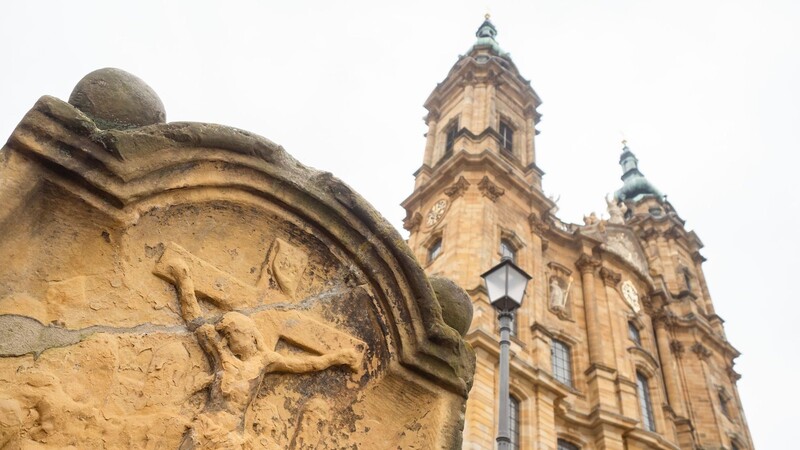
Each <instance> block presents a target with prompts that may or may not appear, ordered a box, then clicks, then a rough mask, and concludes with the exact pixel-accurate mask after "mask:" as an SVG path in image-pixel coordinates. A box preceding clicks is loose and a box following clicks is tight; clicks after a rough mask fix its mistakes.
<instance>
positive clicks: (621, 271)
mask: <svg viewBox="0 0 800 450" xmlns="http://www.w3.org/2000/svg"><path fill="white" fill-rule="evenodd" d="M495 34H496V30H495V29H494V26H493V25H492V24H491V23H490V22H488V20H487V22H485V23H484V24H483V25H482V26H481V29H480V30H479V32H478V41H477V43H476V44H475V45H474V46H473V48H472V49H471V50H470V51H469V52H468V53H467V54H466V55H464V56H461V57H459V59H458V61H457V62H456V64H455V65H454V67H453V68H452V69H451V71H450V73H449V74H448V75H447V77H446V78H445V80H444V81H442V82H441V83H440V84H439V85H437V87H436V89H434V91H433V92H432V93H431V95H430V97H429V98H428V100H427V101H426V103H425V107H426V109H427V110H428V115H427V117H426V123H427V125H428V127H429V130H428V134H427V141H426V146H425V152H424V155H423V164H422V167H421V168H420V169H419V170H418V171H417V173H416V174H415V176H416V182H415V188H414V191H413V193H412V194H411V195H410V196H409V197H408V198H407V199H406V200H405V201H404V202H403V206H404V207H405V209H406V211H407V219H406V221H405V228H406V229H407V230H408V231H409V232H410V237H409V240H408V243H409V245H410V247H411V248H412V250H413V251H414V253H415V255H416V257H417V258H418V260H419V261H420V263H421V264H422V265H423V267H425V270H426V271H427V272H428V273H429V274H432V275H433V274H435V275H442V276H446V277H449V278H451V279H453V280H455V281H456V282H458V283H459V284H460V285H461V286H462V287H463V288H464V289H466V290H467V292H469V294H470V295H471V297H472V300H473V304H474V311H475V315H474V319H473V322H472V326H471V328H470V331H469V333H468V334H467V340H468V342H469V343H470V344H471V345H472V346H473V347H474V349H475V351H476V354H477V367H476V373H475V381H474V386H473V388H472V390H471V392H470V396H469V400H468V403H467V412H466V422H465V431H464V443H463V448H464V449H470V450H472V449H476V450H477V449H491V448H494V439H495V436H496V430H497V420H496V417H497V394H496V393H497V392H498V386H497V383H498V375H499V372H498V370H497V364H498V355H499V346H498V340H499V332H498V330H497V325H496V323H497V321H496V316H495V312H494V311H493V309H492V307H491V306H490V305H489V303H488V301H487V298H486V292H485V289H484V288H483V286H482V280H481V278H480V274H481V273H483V272H484V271H486V270H487V269H488V268H490V267H492V266H493V265H495V264H496V263H498V262H499V261H500V259H501V257H502V246H503V245H505V246H507V247H509V248H511V249H513V252H514V257H515V262H516V263H517V264H518V265H519V266H520V267H521V268H523V269H524V270H525V271H527V272H528V273H529V274H530V275H531V276H532V277H533V278H532V280H531V283H530V284H529V287H528V290H527V293H526V298H525V301H524V303H523V306H522V308H521V309H520V310H519V311H518V313H517V316H516V320H515V322H516V324H515V329H516V333H515V335H514V336H513V337H512V341H513V342H512V348H511V390H510V392H511V395H512V397H513V398H514V399H515V400H516V401H517V402H518V411H517V417H518V425H517V434H515V436H514V440H515V445H516V448H519V449H542V450H550V449H553V450H555V449H557V448H558V449H559V450H560V449H561V448H564V449H571V448H579V449H582V450H594V449H596V450H605V449H619V450H623V449H626V450H634V449H687V450H688V449H696V448H705V449H712V448H713V449H739V450H742V449H752V447H753V444H752V440H751V437H750V433H749V430H748V427H747V422H746V420H745V417H744V413H743V411H742V408H741V403H740V402H739V398H738V393H737V388H736V380H737V379H738V374H737V373H736V372H735V371H734V370H733V364H734V362H733V361H734V359H735V358H736V357H737V356H738V352H737V351H736V349H735V348H734V347H733V346H731V344H730V343H728V341H727V339H726V338H725V335H724V331H723V328H722V320H721V319H720V318H719V317H718V316H717V315H716V314H715V313H714V308H713V304H712V301H711V297H710V295H709V290H708V287H707V286H706V283H705V278H704V277H703V271H702V267H701V264H702V261H703V260H704V259H703V257H702V256H701V255H700V253H699V250H700V248H701V247H702V243H701V242H700V240H699V239H698V237H697V236H696V235H695V234H694V232H691V231H687V230H686V229H685V228H684V227H683V220H682V219H681V218H680V217H679V216H678V215H677V213H676V212H675V210H674V208H673V207H672V205H670V204H669V202H667V201H666V200H665V199H664V198H663V197H662V196H660V195H656V194H654V193H650V194H648V195H638V196H631V197H625V198H614V199H610V200H609V215H610V216H611V217H610V218H609V219H608V220H598V219H597V218H596V217H594V216H593V215H592V216H588V217H586V218H585V223H584V224H583V225H575V224H567V223H564V222H562V221H561V220H560V219H558V217H557V215H556V212H557V206H556V205H555V203H554V202H553V201H552V200H551V199H549V198H547V197H546V196H545V195H544V193H543V192H542V190H541V177H542V174H543V172H542V171H541V170H540V169H539V168H538V167H537V166H536V160H535V151H534V149H535V144H534V137H535V135H536V133H537V132H536V128H535V127H536V124H537V123H538V121H539V114H538V113H537V111H536V109H537V107H538V106H539V104H540V103H541V101H540V99H539V97H538V96H537V94H536V93H535V92H534V91H533V89H532V88H531V86H530V84H529V83H528V82H527V81H526V80H525V79H524V78H522V76H521V75H520V74H519V72H518V71H517V69H516V66H515V65H514V63H513V62H512V61H511V59H510V58H509V57H508V56H507V54H505V53H504V52H502V50H500V47H499V46H498V45H497V42H496V41H495V39H494V37H495ZM508 130H511V133H512V134H511V135H510V138H511V139H510V142H509V134H508ZM625 151H629V150H628V149H627V147H626V148H625ZM636 173H638V169H636ZM634 334H638V336H639V342H636V341H635V340H634V339H633V335H634ZM554 341H558V342H560V343H561V344H563V345H566V348H567V351H568V358H569V360H570V361H569V363H570V368H569V372H570V374H569V379H568V380H564V379H561V380H559V379H558V378H557V377H556V376H555V374H554V370H553V367H552V364H553V363H552V361H553V352H554V351H555V350H554V348H553V346H554V344H553V343H554ZM645 391H646V392H645ZM643 400H644V402H643ZM647 403H649V405H648V404H647ZM645 414H650V415H651V416H652V420H651V421H648V420H647V419H646V418H645ZM570 445H572V446H573V447H570Z"/></svg>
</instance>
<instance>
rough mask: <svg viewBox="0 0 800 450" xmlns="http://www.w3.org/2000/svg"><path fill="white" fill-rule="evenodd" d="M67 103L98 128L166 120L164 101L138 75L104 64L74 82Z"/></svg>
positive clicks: (138, 125) (126, 127)
mask: <svg viewBox="0 0 800 450" xmlns="http://www.w3.org/2000/svg"><path fill="white" fill-rule="evenodd" d="M69 103H70V104H71V105H72V106H74V107H76V108H78V109H79V110H81V112H83V113H84V114H86V115H87V116H89V117H91V118H92V119H93V120H94V121H95V122H96V124H97V127H98V128H101V129H123V130H124V129H129V128H137V127H141V126H145V125H153V124H157V123H165V122H166V121H167V113H166V111H165V110H164V104H163V103H161V99H160V98H158V95H157V94H156V93H155V91H154V90H153V89H152V88H151V87H150V86H148V85H147V83H145V82H144V81H142V79H141V78H139V77H137V76H135V75H133V74H130V73H128V72H125V71H124V70H120V69H114V68H111V67H107V68H105V69H99V70H95V71H94V72H91V73H89V74H88V75H86V76H85V77H83V78H82V79H81V81H79V82H78V84H77V85H75V89H73V90H72V94H70V96H69Z"/></svg>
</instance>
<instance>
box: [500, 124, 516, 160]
mask: <svg viewBox="0 0 800 450" xmlns="http://www.w3.org/2000/svg"><path fill="white" fill-rule="evenodd" d="M500 148H501V149H503V150H505V151H507V152H509V153H514V130H513V129H512V128H511V127H510V126H509V125H508V124H507V123H506V122H504V121H500Z"/></svg>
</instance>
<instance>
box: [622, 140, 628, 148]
mask: <svg viewBox="0 0 800 450" xmlns="http://www.w3.org/2000/svg"><path fill="white" fill-rule="evenodd" d="M622 146H623V147H627V146H628V140H627V139H623V140H622Z"/></svg>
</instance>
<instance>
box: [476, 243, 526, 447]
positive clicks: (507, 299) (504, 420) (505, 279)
mask: <svg viewBox="0 0 800 450" xmlns="http://www.w3.org/2000/svg"><path fill="white" fill-rule="evenodd" d="M481 278H483V282H484V283H485V284H486V291H487V293H488V295H489V302H490V303H491V304H492V306H493V307H494V308H495V309H496V310H497V318H498V319H499V320H500V417H499V418H498V421H497V424H498V426H497V450H507V449H508V448H509V447H510V444H511V436H510V433H509V423H508V418H509V417H508V416H509V414H510V411H509V394H508V372H509V369H508V366H509V361H508V360H509V356H508V348H509V345H510V343H511V342H510V335H511V321H512V320H513V318H514V311H516V309H517V308H519V307H520V306H521V305H522V298H523V297H524V296H525V288H526V287H527V286H528V280H530V279H531V276H530V275H528V274H527V273H525V271H524V270H522V269H520V268H519V267H517V265H516V264H514V263H513V262H512V261H511V259H510V258H503V259H502V260H501V261H500V264H498V265H496V266H494V267H492V268H491V269H489V270H488V271H487V272H486V273H484V274H483V275H481Z"/></svg>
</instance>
